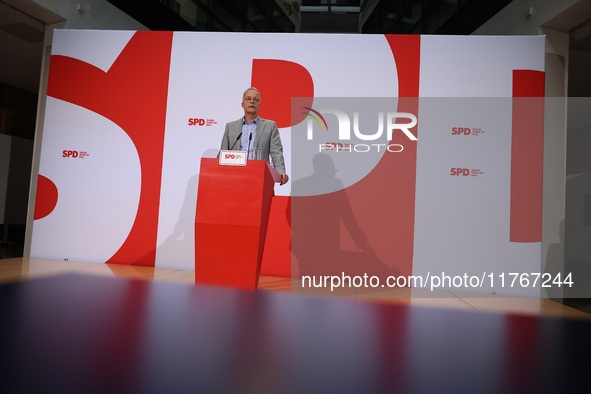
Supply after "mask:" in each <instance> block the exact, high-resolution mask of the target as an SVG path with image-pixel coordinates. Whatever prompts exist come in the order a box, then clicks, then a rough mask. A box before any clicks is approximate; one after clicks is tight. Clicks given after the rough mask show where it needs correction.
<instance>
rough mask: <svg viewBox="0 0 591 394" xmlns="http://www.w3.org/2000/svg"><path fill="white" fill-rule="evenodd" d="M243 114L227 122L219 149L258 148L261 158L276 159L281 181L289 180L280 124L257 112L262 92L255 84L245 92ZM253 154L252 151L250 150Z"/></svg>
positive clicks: (276, 168)
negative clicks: (278, 125)
mask: <svg viewBox="0 0 591 394" xmlns="http://www.w3.org/2000/svg"><path fill="white" fill-rule="evenodd" d="M242 108H243V109H244V116H243V117H242V118H240V119H238V120H235V121H233V122H229V123H228V124H226V130H225V131H224V137H223V138H222V145H221V148H220V150H243V151H247V150H249V148H250V150H259V149H260V152H261V156H260V159H262V160H265V161H267V162H268V161H269V156H271V159H272V160H273V167H275V170H277V172H278V173H279V174H280V175H281V182H280V184H281V185H284V184H286V183H287V181H288V180H289V177H288V176H287V174H286V173H285V160H284V159H283V145H282V144H281V138H280V137H279V129H278V128H277V124H276V123H275V122H274V121H272V120H267V119H263V118H261V117H259V116H258V113H259V109H260V108H261V94H260V93H259V91H258V90H257V89H256V88H254V87H251V88H248V89H246V91H245V92H244V93H243V94H242ZM249 154H250V153H249Z"/></svg>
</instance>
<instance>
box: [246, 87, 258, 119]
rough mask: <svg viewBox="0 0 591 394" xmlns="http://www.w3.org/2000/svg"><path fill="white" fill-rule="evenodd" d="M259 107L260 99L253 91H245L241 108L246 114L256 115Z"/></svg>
mask: <svg viewBox="0 0 591 394" xmlns="http://www.w3.org/2000/svg"><path fill="white" fill-rule="evenodd" d="M260 107H261V97H260V96H259V95H258V94H257V93H256V92H255V91H254V90H247V91H246V93H245V94H244V98H243V99H242V108H244V112H245V113H248V114H257V113H258V112H259V108H260Z"/></svg>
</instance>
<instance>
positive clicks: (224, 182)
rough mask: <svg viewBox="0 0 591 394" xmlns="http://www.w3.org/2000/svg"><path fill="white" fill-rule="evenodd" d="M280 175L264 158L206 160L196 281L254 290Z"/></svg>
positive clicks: (199, 207) (198, 216) (197, 220)
mask: <svg viewBox="0 0 591 394" xmlns="http://www.w3.org/2000/svg"><path fill="white" fill-rule="evenodd" d="M279 181H280V175H279V173H278V172H277V171H275V169H274V168H273V167H271V166H270V165H269V164H268V163H267V162H266V161H264V160H249V161H248V163H247V165H246V166H222V165H220V164H219V163H218V160H217V159H210V158H202V159H201V170H200V172H199V187H198V194H197V211H196V214H195V283H200V284H210V285H220V286H229V287H237V288H242V289H251V290H255V289H256V288H257V285H258V278H259V271H260V268H261V261H262V258H263V247H264V245H265V234H266V231H267V221H268V219H269V211H270V208H271V199H272V197H273V187H274V183H275V182H279Z"/></svg>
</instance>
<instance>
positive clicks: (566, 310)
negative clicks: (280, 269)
mask: <svg viewBox="0 0 591 394" xmlns="http://www.w3.org/2000/svg"><path fill="white" fill-rule="evenodd" d="M63 273H82V274H88V275H103V276H112V277H127V278H137V279H143V280H154V281H168V282H176V283H181V284H193V283H194V275H195V273H194V272H193V271H188V270H178V269H170V268H151V267H138V266H129V265H117V264H96V263H83V262H72V261H56V260H44V259H29V258H22V257H15V258H5V259H0V284H2V283H7V282H14V281H19V280H30V279H35V278H40V277H45V276H48V275H59V274H63ZM259 291H281V292H292V293H294V294H298V295H304V296H319V297H333V298H343V299H348V300H355V301H360V302H381V303H398V304H412V305H418V306H426V307H436V308H453V309H463V310H472V311H482V312H500V313H518V314H528V315H537V316H552V317H563V318H577V319H591V314H588V313H585V312H583V311H580V310H577V309H574V308H571V307H569V306H566V305H563V304H560V303H558V302H554V301H552V300H548V299H539V298H523V297H500V296H489V295H477V294H467V293H459V292H451V291H440V292H437V293H428V294H426V293H421V292H420V291H418V290H411V289H397V290H396V291H382V290H373V289H342V290H340V291H334V292H330V290H328V289H306V290H303V289H301V288H300V287H299V286H298V282H297V281H294V280H292V279H289V278H278V277H269V276H263V277H261V278H260V280H259Z"/></svg>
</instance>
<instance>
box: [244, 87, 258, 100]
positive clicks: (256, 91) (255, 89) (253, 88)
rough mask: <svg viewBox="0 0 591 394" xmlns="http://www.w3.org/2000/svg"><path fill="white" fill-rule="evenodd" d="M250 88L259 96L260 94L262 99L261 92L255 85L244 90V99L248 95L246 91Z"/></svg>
mask: <svg viewBox="0 0 591 394" xmlns="http://www.w3.org/2000/svg"><path fill="white" fill-rule="evenodd" d="M249 90H252V91H253V92H255V93H256V94H257V96H259V100H260V98H261V92H259V90H258V89H257V88H255V87H254V86H251V87H249V88H248V89H246V90H245V91H244V93H242V100H244V97H246V92H248V91H249Z"/></svg>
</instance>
